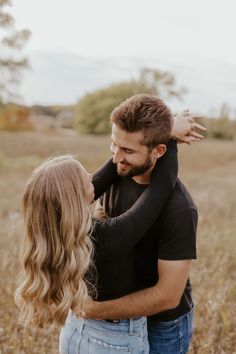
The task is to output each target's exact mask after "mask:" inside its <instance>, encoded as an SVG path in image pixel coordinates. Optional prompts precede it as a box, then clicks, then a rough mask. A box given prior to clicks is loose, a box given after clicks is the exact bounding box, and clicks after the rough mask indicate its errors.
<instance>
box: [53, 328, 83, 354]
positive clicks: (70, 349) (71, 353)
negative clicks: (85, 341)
mask: <svg viewBox="0 0 236 354" xmlns="http://www.w3.org/2000/svg"><path fill="white" fill-rule="evenodd" d="M81 338H82V336H81V334H80V333H79V332H78V330H77V328H73V327H70V328H62V330H61V333H60V344H59V348H60V354H77V353H78V352H79V344H80V341H81Z"/></svg>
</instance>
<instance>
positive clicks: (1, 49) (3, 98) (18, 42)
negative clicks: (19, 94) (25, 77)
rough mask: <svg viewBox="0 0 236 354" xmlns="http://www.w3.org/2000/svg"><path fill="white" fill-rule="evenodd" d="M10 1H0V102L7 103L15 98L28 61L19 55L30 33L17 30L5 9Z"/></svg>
mask: <svg viewBox="0 0 236 354" xmlns="http://www.w3.org/2000/svg"><path fill="white" fill-rule="evenodd" d="M9 6H11V1H10V0H0V53H1V54H0V102H7V101H9V100H10V99H12V98H14V97H15V96H16V87H17V85H18V84H19V83H20V80H21V75H22V71H23V69H25V68H26V67H28V61H27V59H26V57H25V56H23V55H21V50H22V48H23V46H24V45H25V43H26V42H27V40H28V38H29V36H30V31H29V30H26V29H22V30H17V29H16V28H15V21H14V18H13V16H12V15H11V14H10V13H9V12H8V11H7V10H6V9H5V8H7V7H9Z"/></svg>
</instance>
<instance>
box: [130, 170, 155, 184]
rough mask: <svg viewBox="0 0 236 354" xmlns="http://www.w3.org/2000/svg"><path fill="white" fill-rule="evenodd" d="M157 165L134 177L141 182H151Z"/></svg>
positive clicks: (137, 181)
mask: <svg viewBox="0 0 236 354" xmlns="http://www.w3.org/2000/svg"><path fill="white" fill-rule="evenodd" d="M154 166H155V165H153V166H151V167H150V168H149V169H148V170H147V171H146V172H144V173H143V174H142V175H137V176H133V177H132V179H133V180H134V181H135V182H136V183H139V184H149V183H150V182H151V174H152V170H153V168H154Z"/></svg>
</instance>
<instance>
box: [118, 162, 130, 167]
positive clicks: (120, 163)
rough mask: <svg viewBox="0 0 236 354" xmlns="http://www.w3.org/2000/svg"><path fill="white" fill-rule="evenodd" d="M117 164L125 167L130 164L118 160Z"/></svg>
mask: <svg viewBox="0 0 236 354" xmlns="http://www.w3.org/2000/svg"><path fill="white" fill-rule="evenodd" d="M118 166H120V167H122V168H126V167H128V166H130V164H128V163H125V162H118Z"/></svg>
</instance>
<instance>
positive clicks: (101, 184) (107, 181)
mask: <svg viewBox="0 0 236 354" xmlns="http://www.w3.org/2000/svg"><path fill="white" fill-rule="evenodd" d="M119 178H120V176H119V175H118V174H117V170H116V165H115V164H114V163H113V162H112V159H110V160H108V161H107V162H106V163H105V164H104V165H103V166H102V167H100V168H99V170H97V171H96V172H95V173H94V174H93V180H92V183H93V185H94V193H95V196H94V200H96V199H98V198H99V197H100V196H101V195H102V194H103V193H105V191H106V190H107V189H108V188H109V187H110V186H111V185H112V184H114V183H115V182H116V181H117V180H118V179H119Z"/></svg>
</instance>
